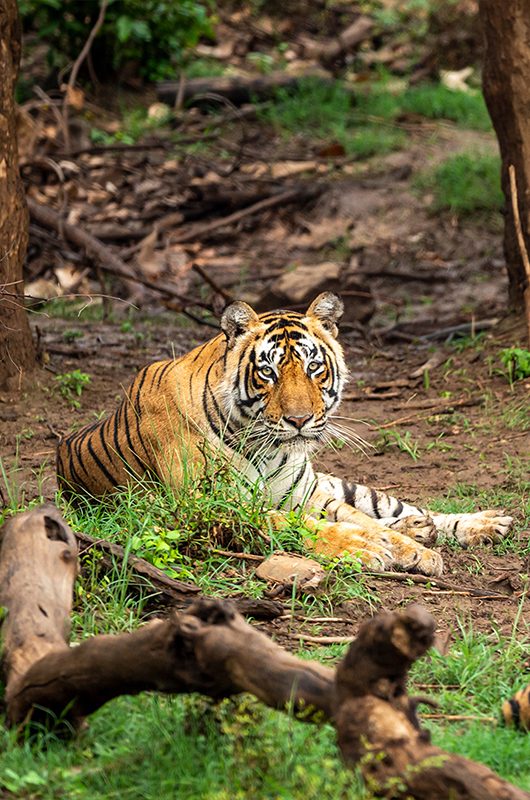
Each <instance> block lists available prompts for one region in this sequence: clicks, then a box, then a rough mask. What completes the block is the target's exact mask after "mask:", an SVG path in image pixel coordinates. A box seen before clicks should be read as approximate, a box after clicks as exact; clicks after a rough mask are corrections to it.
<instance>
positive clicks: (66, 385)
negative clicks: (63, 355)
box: [55, 369, 91, 408]
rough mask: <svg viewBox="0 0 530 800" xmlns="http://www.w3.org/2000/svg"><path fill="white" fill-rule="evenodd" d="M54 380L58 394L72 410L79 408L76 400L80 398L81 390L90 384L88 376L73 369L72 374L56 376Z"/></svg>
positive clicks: (79, 404) (66, 373)
mask: <svg viewBox="0 0 530 800" xmlns="http://www.w3.org/2000/svg"><path fill="white" fill-rule="evenodd" d="M55 380H56V381H57V384H58V389H59V394H60V395H61V396H62V397H64V398H65V400H68V402H69V403H70V405H71V406H72V408H80V406H81V403H80V402H79V400H78V399H77V398H78V397H81V394H82V393H83V389H84V388H85V386H87V385H88V384H89V383H90V381H91V378H90V375H87V373H86V372H81V370H80V369H74V370H73V371H72V372H65V373H63V374H62V375H56V376H55Z"/></svg>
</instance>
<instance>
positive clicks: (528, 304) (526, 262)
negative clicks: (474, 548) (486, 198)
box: [508, 164, 530, 343]
mask: <svg viewBox="0 0 530 800" xmlns="http://www.w3.org/2000/svg"><path fill="white" fill-rule="evenodd" d="M508 172H509V174H510V194H511V197H512V210H513V221H514V225H515V233H516V236H517V244H518V245H519V252H520V254H521V259H522V262H523V267H524V271H525V275H526V287H525V290H524V292H523V301H524V309H525V318H526V330H527V334H528V342H529V343H530V259H529V258H528V251H527V249H526V244H525V240H524V236H523V229H522V227H521V218H520V217H519V199H518V196H517V179H516V177H515V167H514V165H513V164H510V166H509V167H508Z"/></svg>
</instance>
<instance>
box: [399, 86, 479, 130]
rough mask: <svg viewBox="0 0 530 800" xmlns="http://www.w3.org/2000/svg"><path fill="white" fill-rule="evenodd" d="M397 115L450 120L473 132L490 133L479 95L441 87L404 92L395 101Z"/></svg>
mask: <svg viewBox="0 0 530 800" xmlns="http://www.w3.org/2000/svg"><path fill="white" fill-rule="evenodd" d="M399 106H400V110H401V112H406V113H413V114H420V115H421V116H422V117H428V118H429V119H450V120H452V121H453V122H456V123H458V124H459V125H461V126H462V127H465V128H472V129H473V130H479V131H489V130H491V128H492V126H491V119H490V116H489V114H488V109H487V107H486V103H485V102H484V97H483V95H482V93H481V92H479V91H476V92H475V91H473V92H460V91H452V90H451V89H448V88H447V87H446V86H444V85H443V84H434V83H425V84H422V85H421V86H414V87H411V88H410V89H407V91H405V92H404V93H403V94H402V95H401V97H400V98H399Z"/></svg>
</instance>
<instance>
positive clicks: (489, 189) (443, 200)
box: [416, 153, 504, 216]
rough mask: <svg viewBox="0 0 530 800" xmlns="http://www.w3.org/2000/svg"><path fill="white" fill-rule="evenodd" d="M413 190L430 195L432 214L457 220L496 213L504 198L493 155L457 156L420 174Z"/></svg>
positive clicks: (496, 157) (498, 168)
mask: <svg viewBox="0 0 530 800" xmlns="http://www.w3.org/2000/svg"><path fill="white" fill-rule="evenodd" d="M416 185H417V188H418V189H420V190H422V191H428V192H430V193H431V194H432V195H433V202H432V206H431V209H432V211H435V212H436V211H446V210H447V211H451V212H453V213H455V214H458V215H460V216H466V215H470V214H475V213H477V212H491V211H500V210H501V208H502V206H503V204H504V195H503V193H502V190H501V184H500V159H499V157H498V156H496V155H486V154H480V153H478V154H473V153H460V154H458V155H455V156H451V158H448V159H447V160H446V161H444V162H443V163H442V164H440V165H439V166H437V167H436V168H435V169H433V170H430V171H426V172H424V173H423V174H421V175H420V176H419V177H418V179H417V181H416Z"/></svg>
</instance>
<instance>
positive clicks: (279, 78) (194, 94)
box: [156, 68, 333, 106]
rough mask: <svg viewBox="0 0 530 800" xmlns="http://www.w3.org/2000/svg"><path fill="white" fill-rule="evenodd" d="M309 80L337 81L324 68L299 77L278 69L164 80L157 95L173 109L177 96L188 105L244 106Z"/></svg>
mask: <svg viewBox="0 0 530 800" xmlns="http://www.w3.org/2000/svg"><path fill="white" fill-rule="evenodd" d="M307 78H318V79H319V80H321V81H323V82H324V83H332V82H333V79H332V78H331V76H330V75H329V74H328V73H326V72H324V71H323V70H321V69H316V68H315V69H308V70H306V71H304V72H303V73H302V74H299V75H290V74H289V73H287V72H283V71H280V70H278V71H277V72H271V73H270V75H260V76H248V75H236V76H233V77H232V76H231V77H225V76H211V77H208V78H187V79H185V80H184V81H180V80H178V81H160V83H157V84H156V94H157V97H158V99H159V100H160V101H161V102H162V103H167V104H168V105H170V106H174V105H175V102H176V100H177V97H178V98H179V100H180V102H182V103H185V104H187V105H202V106H205V105H212V102H214V101H215V100H216V99H217V101H218V98H224V99H226V100H229V101H230V102H231V103H232V104H233V105H235V106H241V105H243V104H244V103H248V102H251V101H253V100H263V99H266V98H268V97H271V96H272V95H273V94H274V92H275V91H276V90H278V89H295V88H296V87H297V86H298V84H299V83H300V81H301V80H305V79H307ZM215 96H217V97H215Z"/></svg>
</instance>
